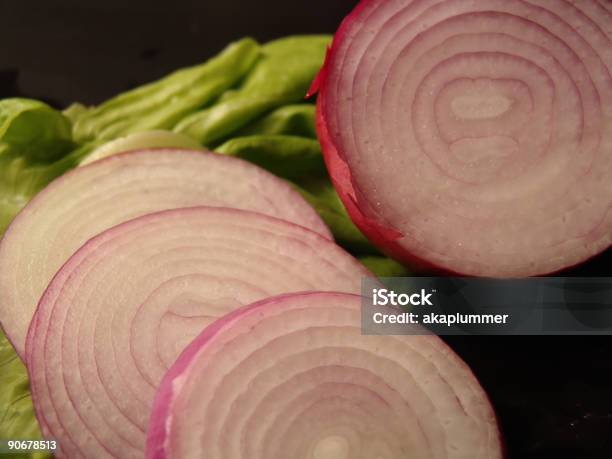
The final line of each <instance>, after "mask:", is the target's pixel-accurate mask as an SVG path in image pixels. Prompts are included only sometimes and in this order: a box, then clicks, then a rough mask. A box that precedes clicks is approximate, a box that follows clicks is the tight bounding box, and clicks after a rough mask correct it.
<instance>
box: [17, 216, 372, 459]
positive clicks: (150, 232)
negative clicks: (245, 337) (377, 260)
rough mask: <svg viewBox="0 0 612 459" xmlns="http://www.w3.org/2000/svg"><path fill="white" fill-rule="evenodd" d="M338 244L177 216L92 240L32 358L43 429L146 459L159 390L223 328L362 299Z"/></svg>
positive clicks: (61, 281)
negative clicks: (312, 296) (290, 303)
mask: <svg viewBox="0 0 612 459" xmlns="http://www.w3.org/2000/svg"><path fill="white" fill-rule="evenodd" d="M367 274H368V273H367V271H366V270H365V269H364V268H363V266H362V265H361V264H360V263H358V262H357V260H355V259H354V258H352V257H351V256H350V255H348V254H347V253H346V252H344V251H343V250H342V249H341V248H339V247H338V246H337V245H335V244H334V243H333V242H331V241H330V240H328V239H326V238H324V237H323V236H321V235H319V234H317V233H314V232H312V231H310V230H308V229H306V228H304V227H301V226H297V225H294V224H291V223H288V222H286V221H283V220H278V219H275V218H271V217H267V216H263V215H261V214H257V213H253V212H247V211H241V210H235V209H224V208H212V207H199V208H198V207H196V208H190V209H178V210H169V211H164V212H160V213H156V214H151V215H147V216H144V217H140V218H137V219H135V220H131V221H129V222H126V223H123V224H121V225H119V226H116V227H114V228H112V229H110V230H108V231H106V232H104V233H102V234H101V235H99V236H97V237H95V238H93V239H91V240H90V241H89V242H87V244H85V245H84V246H83V247H82V248H81V249H79V250H78V251H77V252H76V253H75V254H74V255H73V256H72V257H71V258H70V259H69V260H68V262H67V263H66V264H65V265H64V266H63V267H62V269H61V270H60V271H59V273H58V274H57V275H56V276H55V277H54V279H53V281H52V282H51V284H50V285H49V287H48V289H47V290H46V292H45V294H44V295H43V297H42V299H41V301H40V303H39V306H38V309H37V311H36V314H35V316H34V319H33V321H32V325H31V326H30V330H29V334H28V339H27V344H26V357H27V363H28V370H29V374H30V379H31V387H32V398H33V401H34V407H35V409H36V415H37V418H38V420H39V422H40V424H41V428H42V432H43V434H44V435H45V437H47V438H55V439H57V440H58V444H59V445H60V448H61V451H60V453H59V454H58V455H59V457H64V458H78V457H84V458H100V459H102V458H111V457H112V458H142V456H143V451H144V444H145V431H146V427H147V422H148V419H149V411H150V408H151V406H152V403H153V398H154V395H155V390H156V388H157V386H158V384H159V382H160V380H161V378H162V376H163V375H164V373H165V372H166V370H167V368H168V367H169V366H170V365H171V364H172V363H173V362H174V360H175V359H176V357H177V355H178V354H179V353H180V352H181V351H182V350H183V349H184V347H185V346H187V345H188V344H189V343H190V342H191V340H192V339H193V338H194V337H196V336H197V335H198V334H199V333H200V332H201V331H202V329H204V328H205V327H206V326H207V325H209V324H210V323H212V322H213V321H214V320H215V319H217V318H219V317H221V316H223V315H225V314H227V313H228V312H230V311H232V310H234V309H235V308H236V307H238V306H241V305H244V304H249V303H251V302H253V301H257V300H260V299H263V298H267V297H269V296H272V295H277V294H281V293H287V292H296V291H306V290H333V291H341V292H359V289H360V281H361V278H362V276H365V275H367Z"/></svg>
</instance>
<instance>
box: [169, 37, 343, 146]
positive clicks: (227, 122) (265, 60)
mask: <svg viewBox="0 0 612 459" xmlns="http://www.w3.org/2000/svg"><path fill="white" fill-rule="evenodd" d="M330 42H331V37H330V36H327V35H325V36H296V37H288V38H282V39H280V40H275V41H272V42H270V43H267V44H265V45H264V46H263V47H262V50H261V52H262V55H263V57H262V58H261V59H260V61H259V62H258V63H257V65H256V66H255V68H254V69H253V71H252V72H251V73H250V74H249V75H248V76H247V78H246V79H245V80H244V83H243V84H242V85H241V86H240V88H238V89H237V90H234V91H228V92H226V93H225V94H224V95H223V97H222V98H221V99H220V100H219V102H218V103H216V104H215V105H214V106H213V107H210V108H208V109H206V110H203V111H199V112H196V113H194V114H192V115H190V116H188V117H186V118H185V119H184V120H182V121H181V122H180V123H178V124H177V126H176V127H175V131H177V132H181V133H183V134H187V135H188V136H190V137H193V138H194V139H196V140H197V141H199V142H200V143H202V144H203V145H206V146H208V147H211V148H213V147H215V146H217V145H218V144H219V143H221V142H223V141H224V140H226V139H227V138H229V137H230V136H231V135H232V134H233V133H235V132H236V131H238V130H239V129H241V128H243V127H245V126H246V125H247V124H249V123H251V122H254V121H255V120H256V119H257V118H259V117H261V116H263V115H265V114H267V113H268V112H270V111H272V110H274V109H276V108H279V107H281V106H283V105H287V104H294V103H298V102H300V101H303V100H304V96H305V94H306V92H307V91H308V88H309V86H310V84H311V83H312V80H313V79H314V77H315V75H316V74H317V72H318V71H319V69H320V68H321V65H322V63H323V60H324V57H325V52H326V50H327V46H328V45H329V43H330Z"/></svg>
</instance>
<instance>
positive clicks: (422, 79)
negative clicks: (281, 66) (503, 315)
mask: <svg viewBox="0 0 612 459" xmlns="http://www.w3.org/2000/svg"><path fill="white" fill-rule="evenodd" d="M611 69H612V11H611V8H610V5H609V2H602V1H596V0H584V1H575V2H569V1H564V0H470V1H468V0H445V1H441V0H403V1H393V2H391V1H383V0H364V1H362V2H361V3H360V4H359V6H358V7H357V8H356V9H355V10H354V11H353V12H352V13H351V14H350V15H349V16H348V17H347V18H346V19H345V21H344V22H343V24H342V26H341V27H340V29H339V31H338V32H337V34H336V36H335V39H334V44H333V47H332V49H331V52H330V53H329V55H328V58H327V61H326V64H325V67H324V69H323V70H322V72H321V74H320V75H319V77H318V79H317V81H316V82H315V84H316V85H318V86H319V88H320V94H319V99H318V120H317V124H318V132H319V136H320V139H321V142H322V144H323V149H324V153H325V157H326V162H327V165H328V168H329V170H330V173H331V175H332V178H333V181H334V184H335V185H336V188H337V190H338V191H339V194H340V196H341V198H342V200H343V201H344V203H345V205H346V206H347V208H348V210H349V213H350V214H351V216H352V218H353V220H354V221H355V223H356V224H357V225H358V226H359V227H360V228H361V229H362V230H363V231H364V232H365V233H366V234H367V235H368V236H369V237H370V238H371V239H372V240H373V241H374V242H375V243H377V244H378V245H379V246H381V247H382V248H384V249H385V250H387V251H388V252H389V253H391V254H393V255H394V256H396V257H397V258H399V259H401V260H405V261H408V262H412V263H416V264H421V265H425V266H429V267H435V268H438V269H441V270H443V271H451V272H457V273H463V274H469V275H483V276H495V277H511V276H528V275H536V274H544V273H549V272H553V271H557V270H561V269H563V268H566V267H569V266H572V265H574V264H577V263H579V262H582V261H584V260H586V259H588V258H589V257H591V256H593V255H595V254H597V253H599V252H601V251H602V250H605V249H606V248H607V247H609V245H610V242H611V237H612V213H611V212H610V207H611V204H612V181H611V180H610V176H611V173H612V77H611Z"/></svg>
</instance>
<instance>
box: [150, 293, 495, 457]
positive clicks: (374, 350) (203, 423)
mask: <svg viewBox="0 0 612 459" xmlns="http://www.w3.org/2000/svg"><path fill="white" fill-rule="evenodd" d="M360 299H361V298H360V297H359V296H356V295H347V294H339V293H301V294H293V295H284V296H281V297H277V298H271V299H266V300H263V301H261V302H259V303H256V304H254V305H251V306H247V307H244V308H241V309H239V310H237V311H235V312H234V313H232V314H229V315H227V316H226V317H224V318H223V319H220V320H218V321H217V322H215V323H214V324H213V325H211V326H210V327H208V328H207V329H206V330H205V331H204V332H203V333H202V334H201V335H200V336H198V337H197V338H196V339H195V340H194V341H193V342H192V343H191V344H190V345H189V347H188V348H186V350H185V351H184V352H183V353H182V354H181V356H180V357H179V358H178V360H177V361H176V363H175V364H174V365H173V366H172V367H171V369H170V370H169V371H168V373H167V374H166V376H165V377H164V379H163V381H162V383H161V385H160V388H159V391H158V393H157V395H156V399H155V404H154V408H153V412H152V416H151V423H150V426H149V431H148V434H147V449H146V457H147V459H175V458H176V459H179V458H180V459H190V458H199V457H203V456H205V457H206V458H207V459H220V458H225V459H286V458H292V459H349V458H350V459H361V458H363V459H400V458H401V459H403V458H413V457H414V458H416V457H418V458H422V459H438V458H440V459H441V458H445V459H454V458H470V459H479V458H482V459H495V458H499V457H501V456H502V452H501V446H500V445H501V442H500V436H499V431H498V428H497V425H496V420H495V416H494V413H493V410H492V408H491V406H490V404H489V402H488V399H487V396H486V395H485V393H484V391H483V390H482V388H481V387H480V385H479V384H478V381H477V380H476V378H475V377H474V376H473V374H472V373H471V372H470V370H469V368H468V367H467V366H466V365H465V364H464V363H463V362H462V361H461V359H460V358H459V357H457V355H455V354H454V353H453V352H452V351H451V350H450V349H449V348H448V347H447V346H446V345H445V344H444V343H443V342H442V341H441V340H440V339H438V338H437V337H435V336H364V335H362V334H361V329H360Z"/></svg>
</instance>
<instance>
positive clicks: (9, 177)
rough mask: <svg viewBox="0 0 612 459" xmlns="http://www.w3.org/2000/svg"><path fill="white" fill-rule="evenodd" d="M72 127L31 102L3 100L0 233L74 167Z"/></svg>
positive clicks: (0, 108) (55, 113)
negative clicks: (36, 197)
mask: <svg viewBox="0 0 612 459" xmlns="http://www.w3.org/2000/svg"><path fill="white" fill-rule="evenodd" d="M71 130H72V128H71V124H70V121H69V120H68V118H66V117H65V116H64V115H62V113H60V112H58V111H57V110H54V109H53V108H51V107H49V106H48V105H47V104H44V103H42V102H39V101H36V100H31V99H17V98H15V99H4V100H0V234H1V233H2V232H4V230H5V229H6V227H7V226H8V224H9V223H10V222H11V220H12V219H13V217H14V216H15V215H16V214H17V212H19V210H21V208H22V207H23V206H24V205H25V204H26V203H27V202H28V201H29V200H30V198H31V197H32V196H34V195H35V194H36V193H37V192H38V191H39V190H40V189H42V188H43V187H44V186H45V185H46V184H47V183H49V182H50V181H51V180H53V179H54V178H55V177H57V176H58V175H60V174H61V173H63V172H64V171H65V170H66V169H67V168H69V167H70V165H69V164H68V163H69V161H66V160H65V159H64V158H65V157H66V156H67V155H68V154H69V152H70V151H71V150H72V149H74V147H75V145H74V143H73V142H72V135H71Z"/></svg>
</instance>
